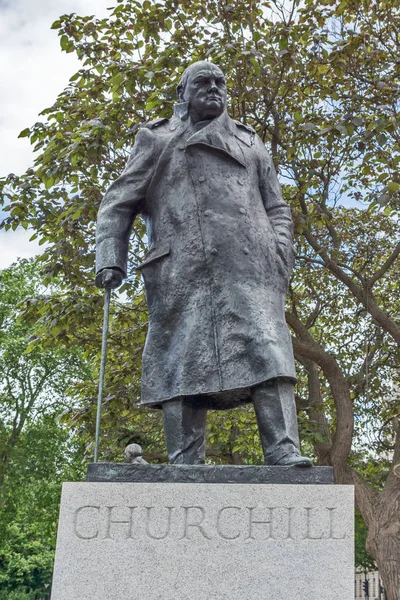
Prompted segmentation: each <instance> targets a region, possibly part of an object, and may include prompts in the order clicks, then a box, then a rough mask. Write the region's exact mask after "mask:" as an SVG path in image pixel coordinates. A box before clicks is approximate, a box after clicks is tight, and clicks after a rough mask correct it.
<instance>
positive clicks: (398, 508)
mask: <svg viewBox="0 0 400 600" xmlns="http://www.w3.org/2000/svg"><path fill="white" fill-rule="evenodd" d="M286 320H287V322H288V324H289V325H290V326H291V327H292V328H293V330H294V331H295V333H296V337H295V338H293V348H294V352H295V355H296V356H297V357H300V358H301V359H302V360H301V362H302V363H303V364H304V365H305V367H306V369H307V371H308V375H309V392H310V394H311V390H313V394H312V396H313V397H316V402H315V404H317V405H318V402H319V392H318V382H317V371H316V369H314V368H313V367H312V365H311V362H314V363H316V364H318V365H319V366H320V367H321V369H322V371H323V373H324V375H325V377H326V379H327V380H328V382H329V385H330V388H331V392H332V396H333V399H334V402H335V407H336V418H337V426H336V432H335V435H334V436H332V439H329V438H330V436H329V435H328V436H327V438H328V440H327V441H328V444H327V445H326V448H324V450H325V451H324V452H323V453H322V452H321V448H318V447H316V453H317V456H318V457H319V458H320V457H321V458H322V456H323V457H324V459H325V460H326V459H328V460H330V464H331V465H332V466H333V470H334V480H335V483H337V484H344V485H349V484H354V486H355V495H356V506H357V508H358V510H359V511H360V513H361V515H362V517H363V519H364V521H365V523H366V525H367V527H368V537H367V550H368V552H369V553H370V554H371V556H372V557H373V558H374V559H375V561H376V564H377V566H378V569H379V573H380V575H381V578H382V581H383V585H384V589H385V592H386V600H400V426H399V425H398V423H397V421H394V429H395V431H396V430H397V431H396V433H397V435H396V443H395V448H394V453H393V461H392V467H391V470H390V472H389V475H388V477H387V479H386V483H385V487H384V489H383V491H378V490H377V489H376V488H374V487H373V486H372V485H370V484H369V483H368V482H367V481H366V480H365V479H363V478H362V477H361V476H360V475H359V474H358V473H357V472H356V471H354V470H352V469H351V468H350V467H349V466H348V464H347V462H348V459H349V457H350V450H351V441H352V437H353V412H352V403H351V398H350V387H349V385H348V382H347V381H346V379H345V377H344V374H343V371H342V370H341V368H340V365H339V364H338V362H337V361H336V360H335V359H334V357H333V356H331V355H330V354H329V353H327V352H326V351H325V350H324V349H323V348H322V347H321V346H320V345H319V344H318V343H317V342H316V341H315V340H314V338H313V337H312V336H311V334H310V332H309V331H308V330H307V329H306V327H304V325H303V324H302V323H301V322H300V321H299V319H298V318H297V317H296V316H295V315H294V314H293V313H287V314H286ZM312 400H313V398H311V401H310V404H311V407H312V410H313V411H315V414H314V422H317V423H319V426H320V428H321V433H323V434H324V435H325V436H326V423H324V421H323V420H321V418H320V415H319V414H318V410H316V407H315V406H313V401H312ZM329 442H330V443H329ZM320 464H321V463H320ZM325 464H326V463H325Z"/></svg>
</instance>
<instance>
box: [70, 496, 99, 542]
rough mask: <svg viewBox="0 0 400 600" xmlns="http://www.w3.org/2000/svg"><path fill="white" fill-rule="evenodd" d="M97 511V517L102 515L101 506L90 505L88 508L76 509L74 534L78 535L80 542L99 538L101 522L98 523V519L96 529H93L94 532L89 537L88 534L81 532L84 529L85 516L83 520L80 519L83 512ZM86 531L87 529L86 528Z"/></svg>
mask: <svg viewBox="0 0 400 600" xmlns="http://www.w3.org/2000/svg"><path fill="white" fill-rule="evenodd" d="M93 510H94V511H96V512H97V517H98V515H99V513H100V506H93V505H88V506H80V507H79V508H77V509H76V511H75V513H74V533H75V535H76V537H78V538H79V539H80V540H94V539H95V538H97V537H98V536H99V522H98V518H97V521H96V522H95V528H94V529H93V531H92V532H91V533H89V535H88V534H87V533H86V535H85V533H82V531H80V530H81V529H82V520H83V516H84V515H82V518H81V519H79V515H80V514H81V513H83V511H93ZM87 518H88V515H86V519H87ZM84 529H86V528H84Z"/></svg>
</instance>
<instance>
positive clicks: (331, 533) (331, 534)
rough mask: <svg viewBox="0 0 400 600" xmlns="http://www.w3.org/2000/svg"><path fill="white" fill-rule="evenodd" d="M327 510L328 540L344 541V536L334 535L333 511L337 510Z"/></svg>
mask: <svg viewBox="0 0 400 600" xmlns="http://www.w3.org/2000/svg"><path fill="white" fill-rule="evenodd" d="M327 510H329V539H331V540H344V539H345V537H346V534H344V535H342V536H340V535H335V533H334V532H335V521H336V519H335V517H334V511H336V510H337V508H328V509H327Z"/></svg>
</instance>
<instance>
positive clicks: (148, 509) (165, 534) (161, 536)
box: [145, 506, 174, 540]
mask: <svg viewBox="0 0 400 600" xmlns="http://www.w3.org/2000/svg"><path fill="white" fill-rule="evenodd" d="M145 508H146V513H147V514H146V535H147V537H149V538H151V539H152V540H165V538H167V537H168V536H169V534H170V531H171V519H172V511H173V509H174V507H173V506H165V507H164V508H166V509H167V511H168V513H167V519H166V521H167V522H166V526H165V531H164V532H163V533H161V534H158V535H156V534H155V533H153V532H152V531H151V527H150V522H151V520H152V518H151V511H152V510H154V506H146V507H145ZM160 510H162V509H160Z"/></svg>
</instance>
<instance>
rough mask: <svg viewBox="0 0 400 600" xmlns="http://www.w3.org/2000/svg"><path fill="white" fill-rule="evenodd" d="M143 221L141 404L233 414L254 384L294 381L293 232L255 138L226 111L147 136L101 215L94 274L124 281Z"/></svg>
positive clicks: (148, 131)
mask: <svg viewBox="0 0 400 600" xmlns="http://www.w3.org/2000/svg"><path fill="white" fill-rule="evenodd" d="M138 214H141V215H142V216H143V217H144V219H145V221H146V225H147V236H148V240H149V250H148V252H147V254H146V256H145V258H144V260H143V262H142V263H141V265H139V266H138V267H137V268H138V269H140V271H141V273H142V275H143V278H144V282H145V288H146V296H147V303H148V311H149V328H148V334H147V339H146V344H145V348H144V352H143V363H142V364H143V367H142V368H143V370H142V403H144V404H147V405H153V406H160V405H161V404H162V403H163V402H165V401H167V400H169V399H172V398H178V397H183V396H193V395H196V396H197V395H198V396H203V400H204V401H205V402H206V403H207V405H208V407H209V408H231V407H233V406H236V405H237V404H239V403H241V402H246V401H249V400H250V399H251V398H250V393H251V388H252V386H255V385H257V384H259V383H261V382H264V381H268V380H270V379H273V378H276V377H286V378H292V379H295V367H294V359H293V351H292V345H291V339H290V334H289V330H288V328H287V325H286V322H285V315H284V301H285V294H286V291H287V285H288V277H289V274H290V269H291V267H292V261H293V240H292V237H293V231H292V229H293V224H292V219H291V213H290V209H289V207H288V205H287V204H286V203H285V202H284V201H283V199H282V195H281V191H280V186H279V183H278V180H277V177H276V173H275V170H274V166H273V163H272V161H271V158H270V156H269V154H268V152H267V150H266V148H265V146H264V144H263V143H262V141H261V140H260V138H259V137H258V136H257V135H256V134H255V132H254V131H253V130H252V129H251V128H248V127H247V126H245V125H242V124H241V123H239V122H237V121H233V120H232V119H230V117H229V116H228V115H227V113H226V112H225V113H224V114H223V115H221V117H219V118H217V119H214V120H212V121H209V122H203V123H199V124H197V125H196V126H194V125H193V124H191V122H190V120H181V119H180V118H178V117H176V116H174V117H172V118H171V119H170V120H168V119H160V120H158V121H153V122H151V123H149V124H147V125H146V126H145V127H143V128H141V129H140V130H139V132H138V134H137V137H136V141H135V145H134V148H133V151H132V154H131V156H130V158H129V160H128V163H127V165H126V168H125V170H124V172H123V173H122V175H121V176H120V177H119V178H118V179H117V180H116V181H115V182H114V183H113V184H112V185H111V186H110V188H109V189H108V191H107V193H106V195H105V197H104V199H103V201H102V203H101V206H100V209H99V214H98V223H97V271H99V270H101V269H104V268H106V267H118V268H119V269H121V270H122V271H123V272H124V273H126V268H127V267H126V263H127V255H128V244H129V236H130V232H131V227H132V224H133V221H134V219H135V217H136V215H138Z"/></svg>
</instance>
